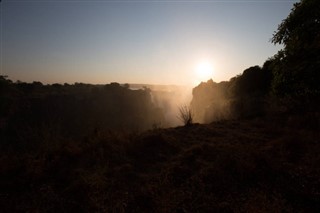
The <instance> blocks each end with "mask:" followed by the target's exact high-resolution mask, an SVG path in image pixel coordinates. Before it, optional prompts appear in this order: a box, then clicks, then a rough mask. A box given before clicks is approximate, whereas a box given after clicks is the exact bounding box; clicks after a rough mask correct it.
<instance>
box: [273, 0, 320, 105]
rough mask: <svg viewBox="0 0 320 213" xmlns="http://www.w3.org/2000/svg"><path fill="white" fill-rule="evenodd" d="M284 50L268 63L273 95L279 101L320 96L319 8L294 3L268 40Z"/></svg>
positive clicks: (311, 2) (314, 1)
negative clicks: (281, 46)
mask: <svg viewBox="0 0 320 213" xmlns="http://www.w3.org/2000/svg"><path fill="white" fill-rule="evenodd" d="M272 42H273V43H274V44H283V45H284V49H283V50H281V51H279V53H278V54H277V55H275V56H274V58H273V59H272V63H273V76H274V78H273V83H272V87H273V91H274V93H275V94H276V95H278V96H281V97H291V98H294V99H300V98H302V97H303V98H306V97H307V98H308V99H309V100H311V99H313V98H315V96H317V97H318V96H319V94H320V83H319V82H320V4H319V2H318V0H302V1H301V2H299V3H295V4H294V6H293V9H292V11H291V13H290V14H289V16H288V17H287V18H286V19H284V20H283V21H282V23H281V24H280V25H279V26H278V30H277V31H276V32H275V34H274V35H273V38H272Z"/></svg>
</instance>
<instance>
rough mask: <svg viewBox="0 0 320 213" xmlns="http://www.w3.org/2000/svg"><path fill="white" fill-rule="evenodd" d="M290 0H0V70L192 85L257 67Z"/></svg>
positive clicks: (56, 78) (35, 76)
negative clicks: (204, 72)
mask: <svg viewBox="0 0 320 213" xmlns="http://www.w3.org/2000/svg"><path fill="white" fill-rule="evenodd" d="M294 2H297V1H290V0H289V1H281V0H278V1H271V0H267V1H259V0H256V1H107V0H100V1H90V0H87V1H63V0H60V1H59V0H55V1H46V0H42V1H41V0H38V1H28V0H24V1H14V0H3V1H2V2H1V8H0V10H1V11H0V12H1V62H2V64H1V74H5V75H8V76H9V78H10V79H12V80H18V79H19V80H22V81H27V82H32V81H42V82H44V83H53V82H59V83H64V82H68V83H74V82H85V83H109V82H113V81H116V82H120V83H152V84H195V83H196V82H198V81H199V80H204V79H200V76H199V74H198V73H196V72H195V68H196V67H197V66H198V65H199V63H201V62H203V61H206V62H207V63H209V64H211V66H212V67H213V74H212V79H213V80H214V81H216V82H219V81H222V80H229V79H230V78H231V77H233V76H235V75H237V74H239V73H241V72H242V71H243V70H244V69H246V68H248V67H250V66H253V65H262V64H263V62H264V61H265V60H266V59H267V58H268V57H271V56H273V55H274V54H275V53H276V52H277V51H278V50H279V48H281V47H279V46H274V45H273V44H271V43H270V38H271V37H272V34H273V32H274V31H275V30H276V29H277V26H278V24H280V23H281V21H282V20H283V19H284V18H286V17H287V15H288V14H289V13H290V10H291V8H292V6H293V3H294Z"/></svg>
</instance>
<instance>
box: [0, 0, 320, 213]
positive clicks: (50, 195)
mask: <svg viewBox="0 0 320 213" xmlns="http://www.w3.org/2000/svg"><path fill="white" fill-rule="evenodd" d="M319 20H320V8H319V4H318V3H317V1H315V0H303V1H301V2H300V3H297V4H295V6H294V8H293V10H292V12H291V14H290V15H289V16H288V18H287V19H285V20H284V21H283V22H282V23H281V24H280V25H279V28H278V31H277V32H276V33H275V35H274V37H273V42H274V43H282V44H284V49H283V50H281V51H280V52H279V53H278V54H276V55H275V56H274V57H271V58H270V59H268V60H267V61H266V62H265V64H264V65H263V67H258V66H254V67H251V68H248V69H247V70H245V71H244V72H243V74H242V75H239V76H236V77H235V78H232V79H231V80H230V81H228V82H221V83H214V82H213V81H208V82H207V83H202V84H200V85H199V86H198V87H196V88H195V89H194V90H193V100H192V102H191V107H190V108H189V107H188V106H186V107H185V108H180V109H185V110H180V112H182V116H180V117H181V118H182V120H184V121H186V122H185V124H186V125H185V126H183V127H175V128H167V129H162V128H159V125H157V124H158V122H159V121H160V122H162V121H163V119H164V117H163V114H164V111H163V109H160V108H159V107H157V106H156V105H155V104H154V102H153V101H152V98H151V95H150V90H149V89H147V88H145V89H141V90H130V89H129V88H128V85H126V86H121V85H119V84H117V83H112V84H108V85H105V86H93V85H87V84H74V85H68V84H65V85H60V84H54V85H42V84H41V83H40V82H34V83H31V84H30V83H22V82H15V83H13V82H12V81H10V80H9V79H7V78H6V77H4V76H1V77H0V139H1V140H0V211H1V212H320V167H319V165H320V155H319V153H320V147H319V146H320V142H319V138H320V135H319V134H320V131H319V127H320V112H319V109H318V108H319V107H318V106H319V100H320V98H319V97H320V96H319V95H320V84H319V82H320V77H319V70H320V63H319V61H320V59H319V56H320V51H319V50H320V43H319V41H320V33H319V32H320V21H319ZM189 109H191V110H189ZM183 115H187V116H186V118H187V119H183V118H184V117H183ZM193 121H201V122H204V123H207V124H194V123H193ZM212 121H213V122H212ZM151 127H152V128H151ZM146 129H149V130H148V131H144V132H142V131H141V130H146Z"/></svg>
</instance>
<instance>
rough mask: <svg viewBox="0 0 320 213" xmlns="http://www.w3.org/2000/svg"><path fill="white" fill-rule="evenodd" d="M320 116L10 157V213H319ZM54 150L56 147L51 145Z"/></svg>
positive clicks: (90, 142) (5, 183)
mask: <svg viewBox="0 0 320 213" xmlns="http://www.w3.org/2000/svg"><path fill="white" fill-rule="evenodd" d="M319 138H320V137H319V115H318V114H313V115H306V116H304V117H301V116H290V117H273V118H268V119H266V118H259V119H252V120H241V121H220V122H215V123H212V124H206V125H204V124H193V125H191V126H188V127H176V128H170V129H154V130H151V131H148V132H144V133H142V134H132V133H124V132H115V131H107V130H106V131H99V130H95V131H94V132H92V133H91V134H89V135H87V136H86V137H84V138H83V139H82V140H79V141H74V140H70V139H69V140H68V139H66V138H55V139H54V140H56V141H58V142H59V143H50V141H43V143H44V145H43V147H41V148H38V149H34V150H29V151H28V152H19V150H1V155H0V156H1V157H0V189H1V191H0V209H1V210H2V212H16V211H22V212H319V210H320V169H319V163H320V156H319V150H320V143H319ZM46 140H49V137H48V138H47V139H46Z"/></svg>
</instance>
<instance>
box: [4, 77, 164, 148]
mask: <svg viewBox="0 0 320 213" xmlns="http://www.w3.org/2000/svg"><path fill="white" fill-rule="evenodd" d="M150 93H151V91H150V90H149V89H148V88H144V89H140V90H130V89H129V85H127V84H126V85H123V86H121V85H120V84H118V83H111V84H107V85H105V86H95V85H90V84H82V83H75V84H73V85H69V84H64V85H62V84H52V85H43V84H42V83H41V82H33V83H24V82H20V81H18V82H16V83H13V82H12V81H11V80H9V79H7V78H6V77H5V76H0V134H1V138H2V139H4V140H2V145H5V144H3V143H4V142H6V143H8V144H19V141H20V142H21V143H22V144H25V143H26V142H27V141H30V143H31V142H32V143H36V141H37V140H38V141H42V140H43V137H56V136H59V137H70V138H81V137H83V136H84V135H87V134H89V133H90V132H93V131H99V129H112V130H121V131H128V132H130V131H142V130H146V129H149V128H151V127H152V125H153V124H157V123H161V122H163V119H164V118H163V112H162V110H161V109H160V108H157V107H156V106H155V105H154V104H153V102H152V100H151V94H150Z"/></svg>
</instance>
